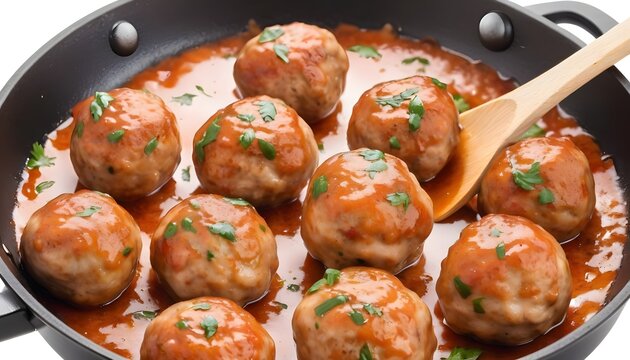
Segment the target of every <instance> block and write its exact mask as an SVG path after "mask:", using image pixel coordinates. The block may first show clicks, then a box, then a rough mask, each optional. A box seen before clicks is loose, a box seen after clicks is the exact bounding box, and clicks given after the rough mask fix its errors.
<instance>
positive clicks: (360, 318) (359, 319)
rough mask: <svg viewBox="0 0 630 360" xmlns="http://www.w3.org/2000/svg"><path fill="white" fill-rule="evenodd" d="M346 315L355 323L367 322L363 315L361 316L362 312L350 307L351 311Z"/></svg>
mask: <svg viewBox="0 0 630 360" xmlns="http://www.w3.org/2000/svg"><path fill="white" fill-rule="evenodd" d="M348 316H350V319H352V322H354V323H355V324H357V325H363V324H365V323H366V322H367V320H366V319H365V317H363V314H361V313H360V312H358V311H356V310H355V309H352V311H351V312H349V313H348Z"/></svg>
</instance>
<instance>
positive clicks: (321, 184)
mask: <svg viewBox="0 0 630 360" xmlns="http://www.w3.org/2000/svg"><path fill="white" fill-rule="evenodd" d="M326 191H328V179H327V178H326V176H325V175H322V176H320V177H318V178H317V179H315V181H314V182H313V198H314V199H317V198H318V197H319V196H320V195H321V194H323V193H325V192H326Z"/></svg>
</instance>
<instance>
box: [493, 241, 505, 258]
mask: <svg viewBox="0 0 630 360" xmlns="http://www.w3.org/2000/svg"><path fill="white" fill-rule="evenodd" d="M495 251H496V253H497V258H499V260H503V259H505V243H504V242H503V241H501V242H500V243H499V245H497V247H496V248H495Z"/></svg>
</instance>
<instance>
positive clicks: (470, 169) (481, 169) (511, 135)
mask: <svg viewBox="0 0 630 360" xmlns="http://www.w3.org/2000/svg"><path fill="white" fill-rule="evenodd" d="M628 54H630V19H628V20H626V21H624V22H623V23H621V24H619V25H617V26H615V27H614V28H612V29H611V30H610V31H608V32H607V33H605V34H604V35H602V36H600V37H599V38H598V39H596V40H594V41H593V42H592V43H590V44H589V45H587V46H585V47H584V48H582V49H580V50H579V51H578V52H576V53H575V54H573V55H571V56H570V57H569V58H567V59H566V60H564V61H563V62H561V63H560V64H558V65H556V66H554V67H553V68H551V69H549V70H547V71H546V72H545V73H543V74H542V75H540V76H538V77H537V78H535V79H533V80H532V81H530V82H528V83H526V84H525V85H523V86H521V87H518V88H516V89H515V90H513V91H511V92H509V93H507V94H505V95H503V96H501V97H499V98H496V99H494V100H491V101H489V102H487V103H485V104H483V105H481V106H478V107H476V108H474V109H472V110H469V111H466V112H464V113H462V114H461V116H460V118H459V120H460V123H461V125H462V127H463V130H462V132H461V137H460V144H459V145H458V146H457V148H456V150H455V154H454V155H453V158H452V159H451V161H450V164H448V165H447V167H448V172H447V174H446V175H447V176H446V177H444V176H441V177H440V178H439V179H436V180H437V181H436V182H435V184H431V183H432V182H430V183H428V184H427V185H429V186H427V187H426V190H427V192H428V193H429V195H430V196H431V199H432V200H433V209H434V217H435V220H436V221H440V220H443V219H444V218H446V217H447V216H449V215H451V214H453V213H454V212H455V211H456V210H458V209H459V208H461V207H462V206H464V205H465V204H466V203H467V202H468V201H469V200H470V198H471V197H472V196H473V195H474V194H476V193H477V191H478V190H479V185H480V183H481V178H482V176H483V175H484V173H485V171H486V169H487V168H488V165H489V164H490V162H491V160H492V158H493V157H494V156H495V154H496V153H497V152H498V151H499V150H501V149H503V148H504V147H505V146H506V145H508V144H511V143H514V142H516V141H517V140H518V139H519V137H520V136H521V135H522V134H523V133H524V132H525V131H526V130H527V129H528V128H529V127H530V126H532V125H533V124H534V123H535V122H536V121H537V120H538V119H539V118H540V117H541V116H543V115H544V114H545V113H546V112H547V111H549V110H550V109H551V108H553V107H554V106H556V104H558V103H559V102H560V101H562V100H563V99H564V98H566V97H567V96H569V95H570V94H571V93H573V92H574V91H575V90H577V89H579V88H580V87H581V86H582V85H584V84H585V83H587V82H588V81H590V80H591V79H593V78H594V77H595V76H597V75H599V74H600V73H602V72H603V71H604V70H606V69H608V68H609V67H611V66H612V65H614V64H615V63H616V62H618V61H619V60H621V59H623V58H624V57H625V56H626V55H628Z"/></svg>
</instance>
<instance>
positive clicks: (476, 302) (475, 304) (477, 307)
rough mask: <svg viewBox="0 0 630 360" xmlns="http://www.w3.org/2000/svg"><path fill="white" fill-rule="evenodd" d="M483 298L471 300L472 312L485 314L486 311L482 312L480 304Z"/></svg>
mask: <svg viewBox="0 0 630 360" xmlns="http://www.w3.org/2000/svg"><path fill="white" fill-rule="evenodd" d="M483 299H484V298H482V297H481V298H476V299H473V301H472V303H473V310H474V311H475V312H476V313H477V314H485V313H486V310H484V308H483V305H482V304H481V302H482V301H483Z"/></svg>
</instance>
